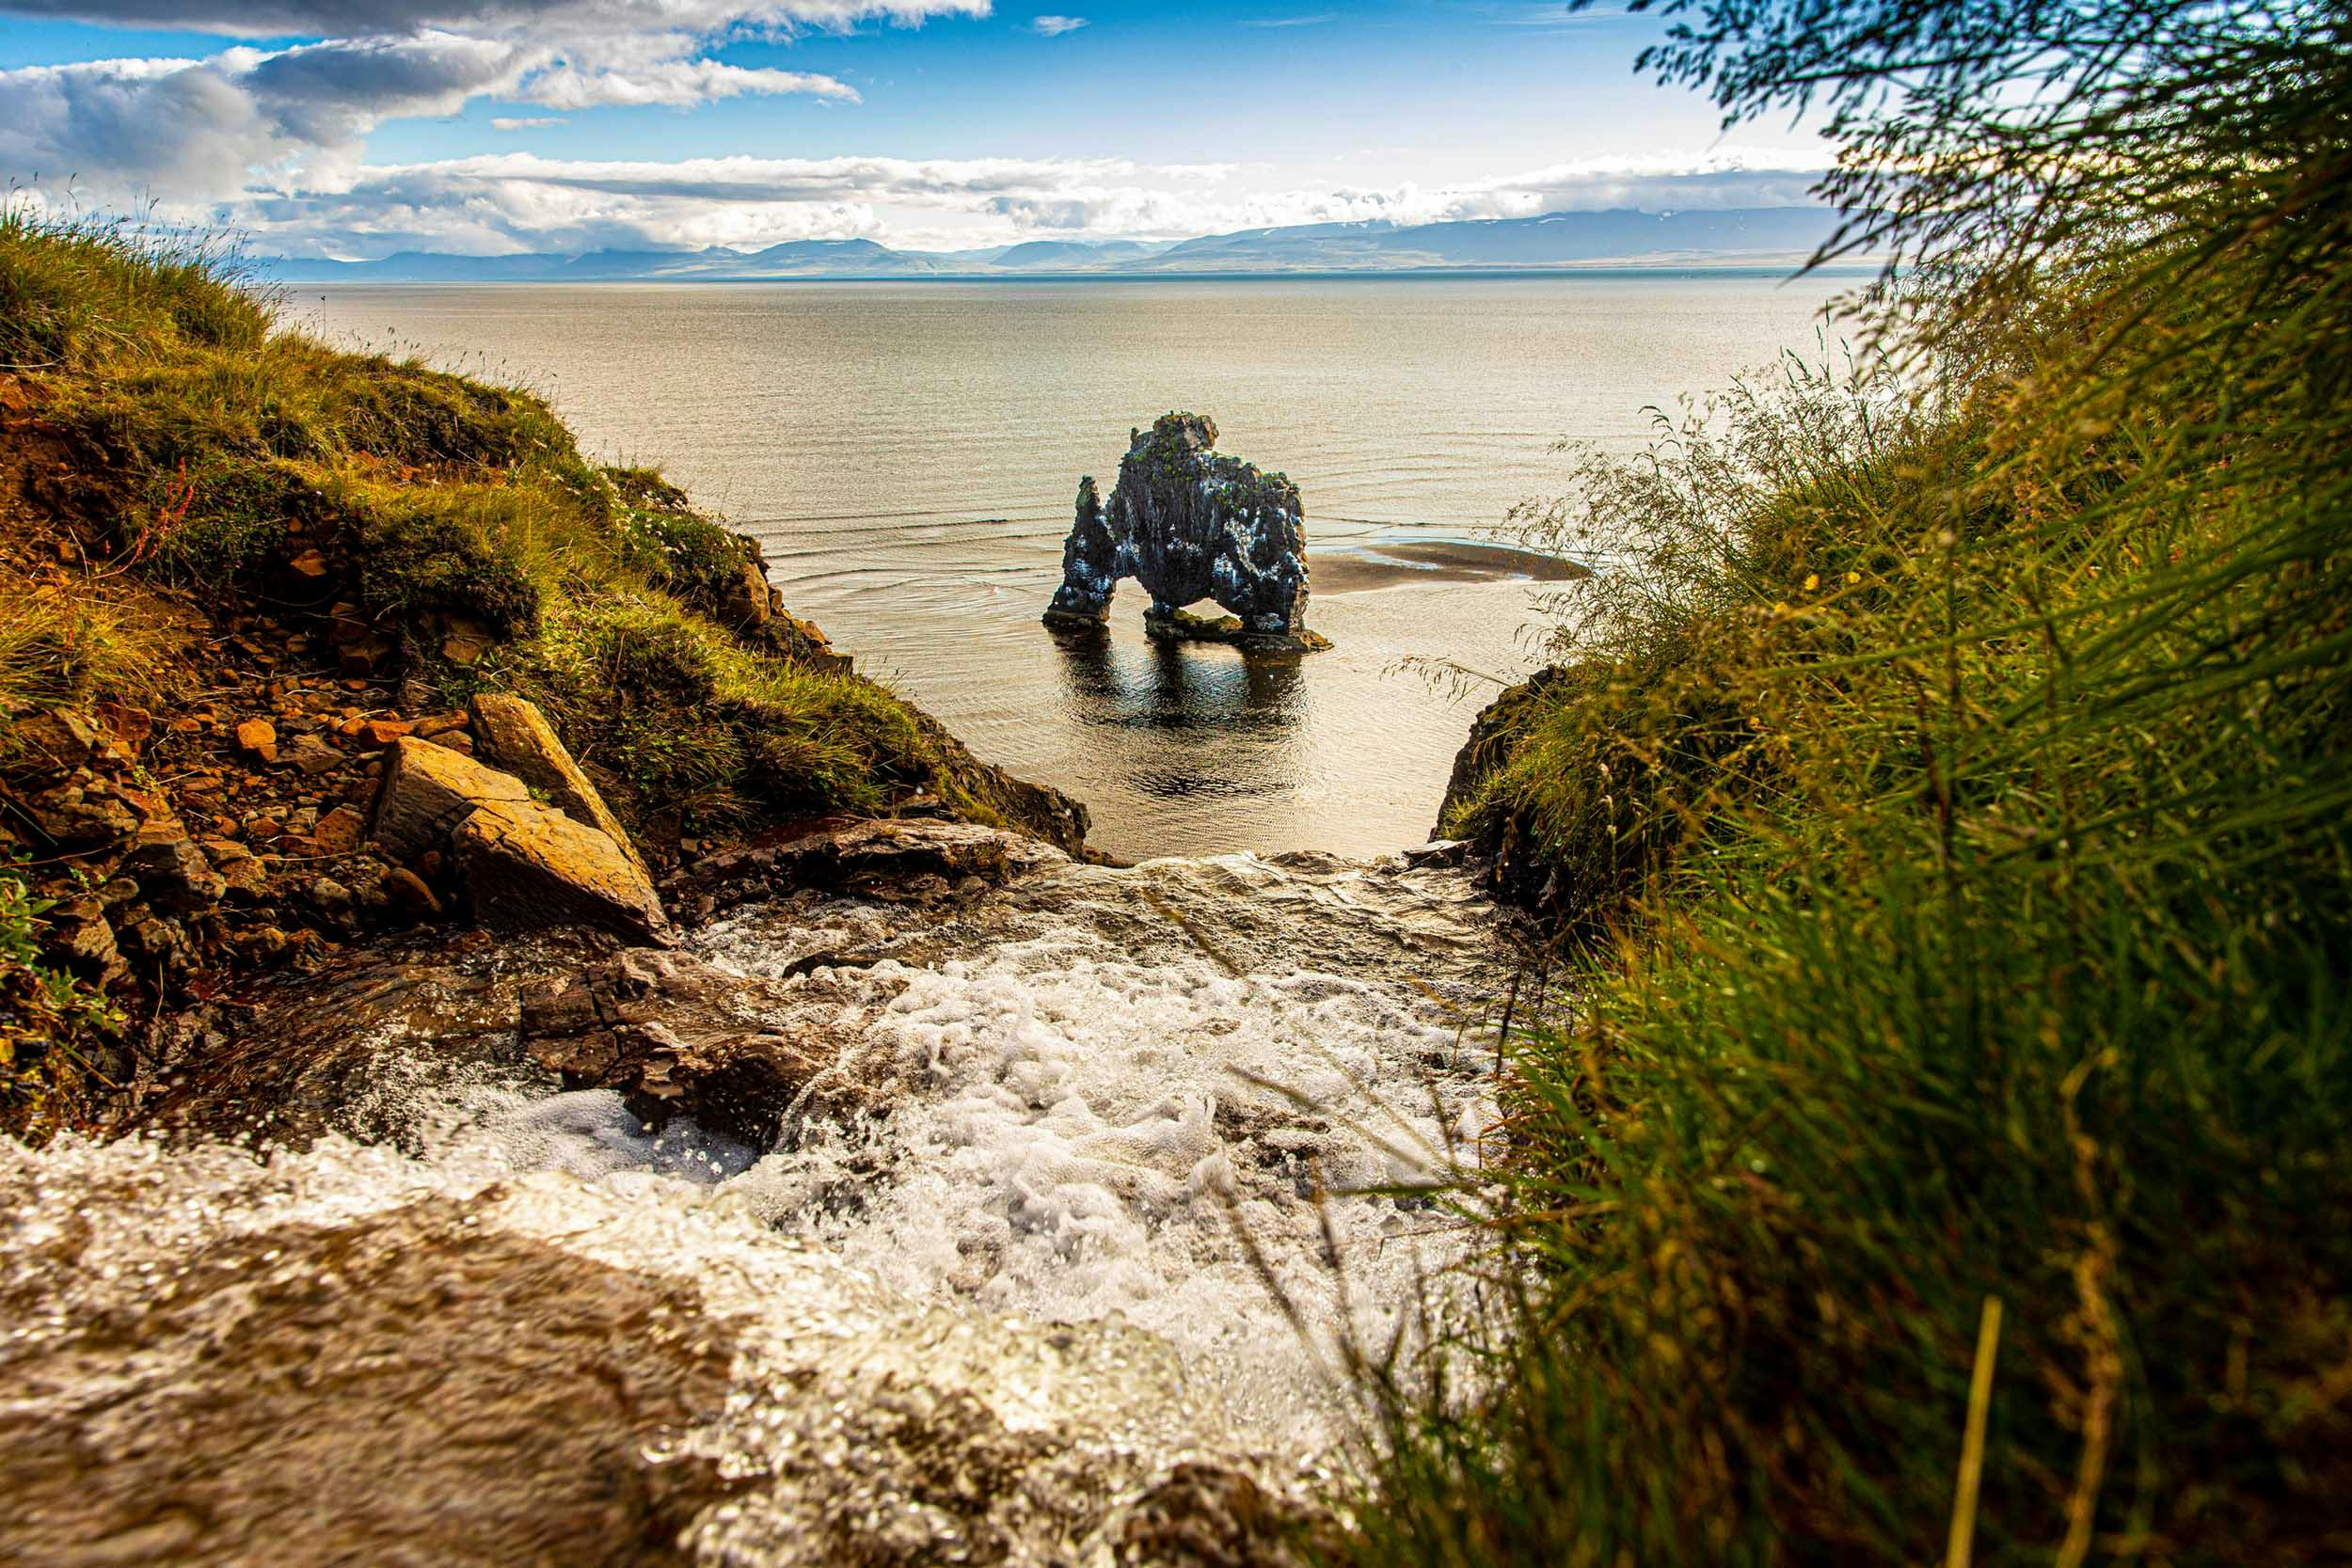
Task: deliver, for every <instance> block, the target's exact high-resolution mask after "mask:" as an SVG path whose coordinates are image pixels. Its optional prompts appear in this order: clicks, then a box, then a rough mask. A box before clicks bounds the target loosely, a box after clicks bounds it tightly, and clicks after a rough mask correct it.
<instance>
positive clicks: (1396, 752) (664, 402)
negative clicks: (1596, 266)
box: [292, 274, 1842, 856]
mask: <svg viewBox="0 0 2352 1568" xmlns="http://www.w3.org/2000/svg"><path fill="white" fill-rule="evenodd" d="M1841 286H1842V285H1840V284H1838V283H1836V282H1831V281H1823V280H1820V279H1815V280H1810V281H1806V282H1802V283H1788V282H1785V281H1783V280H1781V279H1778V278H1776V277H1757V276H1723V275H1716V276H1705V275H1694V276H1669V275H1660V274H1649V275H1625V276H1586V277H1566V278H1541V279H1460V280H1455V279H1352V280H1291V281H1226V282H1155V283H1039V284H998V283H992V284H971V285H963V284H921V283H913V284H894V283H870V284H816V283H803V284H787V285H642V286H641V285H594V286H573V287H552V286H545V285H516V286H465V287H441V286H414V287H402V288H382V287H378V288H348V289H344V288H336V289H326V290H322V289H319V288H316V287H312V288H310V289H306V290H304V291H302V292H301V293H299V294H297V295H296V297H295V298H294V301H293V302H292V303H293V306H294V311H295V314H296V315H297V317H299V318H303V319H307V320H308V321H310V323H311V325H313V326H314V327H315V329H317V330H319V331H321V332H324V333H326V335H328V336H330V337H332V338H334V339H336V340H337V341H345V342H349V341H365V342H368V343H371V344H373V345H376V346H379V347H390V348H405V349H409V350H413V351H415V352H419V353H421V354H424V355H426V356H429V357H431V358H432V359H434V360H436V361H437V362H439V363H442V364H445V365H449V366H452V367H454V368H460V369H467V370H475V371H486V372H490V373H494V374H499V375H504V376H512V377H519V378H521V379H522V380H524V381H526V382H528V383H529V384H531V385H532V386H535V387H537V388H540V389H542V390H543V391H545V392H546V393H547V394H548V395H549V396H550V397H552V398H553V400H554V402H555V404H556V405H557V407H558V408H559V409H561V410H562V412H563V413H564V415H565V416H566V417H568V418H569V419H570V420H572V421H573V423H574V425H575V427H576V428H577V429H578V430H579V431H580V434H581V436H583V438H584V439H585V440H586V441H587V443H588V444H589V446H590V447H591V449H592V450H594V451H597V452H600V453H602V454H604V455H606V456H608V457H612V458H616V459H626V460H628V461H631V462H642V463H652V464H658V465H660V466H661V467H665V468H666V469H668V470H669V472H670V473H671V474H672V476H673V477H675V478H676V479H678V480H680V481H682V482H683V483H686V484H687V485H688V486H689V487H690V488H691V490H692V492H693V493H694V495H695V497H696V498H697V499H699V500H700V501H702V502H704V503H706V504H707V505H709V506H713V507H716V508H718V509H720V510H722V511H723V512H724V513H725V514H726V515H728V516H729V517H730V518H731V519H732V520H733V521H734V522H735V523H736V524H737V526H739V527H741V528H744V529H746V530H748V531H752V532H754V533H756V534H757V535H759V537H760V538H761V539H762V540H764V541H765V542H766V544H767V546H768V551H769V559H770V562H771V568H772V571H773V575H774V577H775V579H776V581H777V583H778V585H779V586H780V587H782V588H783V590H784V592H785V595H786V599H787V602H788V603H789V604H790V606H791V608H792V610H793V611H794V612H795V613H796V614H801V615H805V616H810V617H813V618H814V619H815V620H817V621H818V623H819V624H820V625H822V626H824V627H825V629H826V631H827V632H828V633H829V634H830V635H831V636H832V638H833V641H834V644H835V645H836V646H837V647H840V648H841V649H843V650H844V651H846V652H850V653H852V654H854V655H855V656H857V657H858V659H859V662H860V665H861V667H862V668H863V669H865V670H866V671H867V672H868V673H874V674H878V675H882V676H884V677H886V678H888V679H890V680H892V681H893V682H894V683H895V684H896V685H898V687H899V688H900V689H902V690H904V691H905V692H906V693H907V694H908V695H910V696H912V697H913V698H914V699H915V700H916V701H917V702H919V703H920V704H922V705H924V706H925V707H927V708H929V709H930V711H931V712H932V713H934V714H936V715H937V716H938V717H939V718H940V719H941V720H942V721H945V722H946V724H947V726H948V727H949V728H950V729H952V730H953V731H955V733H956V734H958V735H959V736H962V737H963V738H964V739H965V740H966V741H968V742H969V743H970V744H971V745H972V746H973V747H974V749H975V750H977V752H979V753H980V754H981V755H982V756H984V757H987V758H989V759H990V760H992V761H995V762H1000V763H1003V764H1005V765H1006V766H1008V767H1009V768H1013V769H1014V770H1015V771H1016V772H1019V773H1022V774H1025V775H1026V776H1028V777H1032V778H1036V779H1040V780H1042V781H1044V782H1047V783H1050V784H1057V785H1059V786H1060V787H1062V788H1063V789H1066V790H1068V791H1070V792H1071V793H1072V794H1073V795H1075V796H1077V797H1078V798H1079V799H1080V800H1085V801H1086V802H1087V803H1088V805H1089V807H1090V808H1091V809H1092V811H1093V813H1094V821H1095V837H1096V841H1097V842H1098V843H1099V844H1100V845H1101V846H1102V847H1104V848H1106V849H1109V850H1111V851H1113V852H1115V853H1120V854H1124V855H1129V856H1142V855H1148V854H1174V853H1204V852H1214V851H1219V850H1227V849H1242V848H1250V849H1259V850H1279V849H1287V848H1318V849H1327V850H1332V851H1335V852H1340V853H1348V854H1375V853H1379V852H1382V851H1385V850H1389V849H1393V848H1397V847H1403V846H1406V845H1409V844H1416V843H1419V842H1421V840H1422V839H1423V838H1425V837H1426V836H1428V832H1429V829H1430V827H1431V825H1432V819H1433V817H1434V816H1435V815H1436V811H1437V806H1438V798H1439V796H1440V795H1441V794H1442V793H1443V791H1444V785H1445V778H1446V774H1447V771H1448V769H1449V768H1450V767H1451V765H1452V761H1453V757H1454V751H1455V750H1456V749H1457V748H1458V747H1459V746H1460V745H1461V742H1462V739H1463V736H1464V735H1465V733H1466V731H1467V729H1468V727H1469V722H1470V715H1471V713H1472V712H1473V711H1474V709H1475V705H1477V704H1478V703H1480V702H1483V701H1484V700H1485V697H1486V695H1488V694H1490V693H1491V690H1492V688H1491V687H1482V686H1481V685H1480V684H1479V683H1477V682H1474V681H1473V682H1472V683H1471V684H1470V686H1469V687H1468V688H1467V689H1452V690H1448V689H1437V688H1433V687H1432V686H1431V685H1430V684H1429V683H1428V682H1427V681H1426V680H1425V679H1424V678H1422V676H1420V675H1417V674H1415V673H1408V672H1407V671H1406V670H1404V669H1401V668H1400V665H1401V664H1402V663H1403V662H1404V661H1406V660H1410V659H1416V658H1422V659H1447V660H1452V661H1454V662H1456V663H1458V664H1461V665H1464V666H1467V667H1469V668H1470V669H1471V670H1474V671H1477V672H1480V673H1484V674H1486V675H1489V676H1493V677H1495V678H1498V679H1502V678H1509V677H1514V676H1517V675H1518V674H1520V673H1524V671H1525V670H1526V669H1527V667H1528V665H1529V662H1530V656H1529V643H1528V640H1527V637H1526V628H1527V626H1528V625H1529V623H1530V620H1531V603H1530V600H1531V592H1530V585H1529V584H1528V583H1527V582H1525V581H1524V580H1519V581H1514V580H1509V579H1507V578H1502V579H1497V578H1495V577H1493V576H1486V578H1484V579H1483V580H1460V575H1459V574H1458V573H1448V572H1440V571H1436V570H1430V569H1426V568H1421V569H1416V568H1415V567H1412V566H1409V565H1406V564H1403V563H1402V562H1397V561H1395V560H1393V559H1391V558H1384V557H1383V556H1382V555H1381V553H1380V549H1379V546H1381V545H1383V544H1384V543H1388V544H1393V543H1395V542H1399V541H1449V540H1474V539H1478V538H1481V537H1483V536H1485V534H1486V531H1488V530H1490V529H1492V528H1493V527H1494V526H1495V525H1497V524H1498V523H1500V522H1501V521H1502V519H1503V517H1504V516H1505V515H1506V514H1507V513H1508V512H1509V510H1510V509H1511V507H1512V506H1513V505H1514V503H1516V502H1518V501H1519V500H1521V499H1526V498H1529V497H1542V496H1550V495H1554V494H1556V493H1558V491H1559V490H1560V488H1561V487H1562V485H1563V483H1564V482H1565V471H1566V466H1567V465H1566V462H1565V459H1563V458H1562V457H1560V456H1558V455H1556V454H1554V453H1553V452H1552V451H1551V449H1552V447H1553V445H1554V444H1555V443H1556V442H1557V441H1559V440H1561V439H1562V438H1564V437H1565V438H1573V439H1577V440H1583V441H1591V442H1596V443H1597V444H1599V445H1602V446H1604V447H1613V448H1617V449H1630V448H1632V447H1634V446H1636V445H1637V444H1638V443H1639V442H1640V441H1641V440H1642V439H1643V437H1644V436H1645V434H1646V433H1647V432H1648V430H1649V428H1650V416H1649V414H1648V413H1646V412H1645V409H1646V408H1648V407H1649V406H1651V405H1659V404H1672V402H1673V401H1674V400H1675V399H1676V398H1677V397H1678V396H1681V395H1683V394H1685V393H1690V392H1697V391H1704V390H1707V389H1708V388H1720V387H1722V386H1724V384H1726V383H1727V382H1728V381H1729V380H1730V378H1731V377H1732V376H1733V375H1734V374H1735V373H1737V372H1740V371H1741V370H1743V369H1745V368H1748V367H1752V366H1755V365H1757V364H1760V363H1763V362H1765V361H1769V360H1771V359H1772V357H1773V356H1775V355H1777V354H1778V353H1780V352H1781V351H1783V350H1785V349H1791V348H1794V349H1799V350H1810V349H1813V348H1814V347H1815V346H1816V344H1817V342H1818V341H1819V335H1820V330H1821V329H1820V323H1819V320H1818V312H1819V310H1820V307H1821V305H1822V304H1823V302H1824V301H1825V300H1826V299H1828V298H1829V297H1830V296H1831V294H1832V293H1835V292H1836V289H1837V288H1839V287H1841ZM1171 408H1190V409H1198V410H1200V411H1203V412H1206V413H1208V414H1209V415H1211V416H1212V417H1213V418H1214V419H1215V420H1216V422H1217V425H1218V428H1219V431H1220V432H1221V435H1222V440H1221V442H1220V446H1221V449H1222V450H1224V451H1230V452H1232V453H1234V454H1236V455H1238V456H1242V457H1246V458H1248V459H1249V460H1251V461H1253V462H1256V463H1258V464H1259V465H1261V466H1262V467H1268V468H1274V469H1279V470H1281V471H1283V472H1286V473H1288V474H1289V475H1290V476H1291V478H1292V479H1294V480H1295V481H1296V482H1297V483H1298V485H1299V487H1300V489H1301V491H1302V492H1303V494H1304V496H1305V499H1306V506H1307V524H1308V536H1309V539H1310V542H1311V543H1310V552H1309V553H1310V561H1311V564H1316V586H1315V588H1314V600H1313V606H1312V612H1311V621H1312V623H1313V625H1314V626H1316V627H1317V628H1318V629H1320V630H1321V631H1323V632H1324V633H1325V634H1326V635H1327V636H1328V637H1330V638H1331V639H1332V640H1333V641H1334V642H1336V643H1337V644H1338V646H1337V648H1336V650H1335V651H1333V652H1330V653H1327V654H1321V655H1318V656H1315V657H1311V658H1309V659H1306V660H1304V661H1302V662H1299V663H1297V664H1295V665H1288V666H1283V665H1259V666H1248V665H1245V664H1244V662H1243V660H1242V659H1241V658H1240V657H1239V656H1237V655H1236V654H1234V653H1232V651H1231V650H1227V649H1222V648H1186V649H1184V650H1181V651H1174V652H1168V651H1163V650H1160V649H1157V648H1155V647H1153V646H1152V645H1151V644H1149V643H1148V642H1147V641H1145V640H1144V638H1143V636H1142V634H1141V630H1140V626H1139V625H1138V621H1139V618H1140V616H1141V614H1142V596H1141V594H1140V593H1139V592H1138V591H1137V590H1136V588H1135V587H1134V585H1133V584H1129V585H1128V586H1127V587H1126V589H1125V590H1124V591H1123V592H1122V594H1121V595H1120V601H1119V603H1118V604H1117V606H1116V607H1115V608H1114V623H1113V631H1112V635H1111V636H1110V638H1109V639H1108V640H1107V641H1104V642H1101V643H1097V644H1086V643H1080V644H1076V645H1073V644H1070V643H1067V642H1063V641H1057V640H1056V639H1055V638H1053V637H1051V636H1049V635H1048V634H1047V633H1046V632H1045V631H1044V630H1043V628H1041V626H1039V625H1038V614H1039V611H1040V610H1042V609H1043V608H1044V605H1045V603H1046V601H1047V599H1048V598H1050V597H1051V596H1052V594H1053V590H1054V587H1055V584H1056V583H1057V580H1058V577H1059V571H1060V559H1061V541H1062V537H1063V534H1064V533H1065V532H1066V531H1068V529H1069V526H1070V517H1071V505H1072V498H1073V496H1074V494H1075V492H1076V490H1077V484H1078V479H1079V476H1080V475H1082V474H1089V473H1090V474H1093V475H1095V476H1096V477H1097V478H1098V479H1099V480H1100V481H1101V482H1102V483H1103V485H1104V490H1105V492H1106V493H1107V491H1108V489H1109V486H1110V482H1111V480H1112V478H1113V477H1114V476H1115V474H1116V471H1117V468H1118V463H1119V457H1120V453H1121V452H1122V451H1124V450H1125V448H1126V444H1127V436H1128V432H1129V430H1130V429H1131V428H1132V427H1133V426H1135V425H1137V424H1142V423H1148V422H1149V421H1150V420H1152V418H1153V417H1154V416H1156V415H1158V414H1160V413H1163V412H1166V411H1167V410H1168V409H1171ZM1327 585H1328V586H1327Z"/></svg>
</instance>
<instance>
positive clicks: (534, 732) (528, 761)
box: [471, 691, 645, 871]
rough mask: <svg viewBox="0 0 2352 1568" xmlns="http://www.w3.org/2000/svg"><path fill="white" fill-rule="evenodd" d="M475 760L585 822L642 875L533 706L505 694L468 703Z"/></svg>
mask: <svg viewBox="0 0 2352 1568" xmlns="http://www.w3.org/2000/svg"><path fill="white" fill-rule="evenodd" d="M471 716H472V720H473V743H474V756H475V757H476V758H477V759H478V760H480V761H482V762H485V763H487V764H488V765H489V766H490V767H492V768H501V769H503V770H504V771H506V772H509V773H512V774H514V775H515V776H516V778H518V779H520V780H522V782H523V783H525V784H529V785H530V786H531V787H532V788H533V789H535V790H538V791H539V792H540V793H542V794H544V795H545V796H546V797H547V798H548V800H549V801H551V802H552V803H553V804H554V805H555V807H556V809H558V810H559V811H561V812H563V814H564V816H568V817H570V818H571V819H572V820H573V821H575V822H584V823H586V824H587V825H588V826H589V827H591V828H594V829H596V831H597V832H601V833H603V834H605V835H606V836H607V837H608V838H610V839H612V842H613V843H615V844H617V845H619V846H620V847H621V851H622V853H624V854H626V855H627V856H628V858H629V860H630V862H631V863H634V864H635V865H636V866H637V868H638V869H639V870H640V871H643V870H644V869H645V863H644V859H643V858H642V857H641V856H639V854H638V853H637V849H636V847H635V846H634V845H632V844H630V843H629V839H628V830H627V829H625V828H623V827H622V826H621V822H620V818H618V817H616V816H613V815H612V809H611V808H610V807H608V806H606V804H605V803H604V797H603V796H601V795H599V794H597V793H596V785H595V784H591V783H590V782H589V780H588V775H587V774H585V773H583V772H581V771H580V765H579V764H578V763H576V762H574V761H573V760H572V754H571V752H567V751H565V750H564V742H563V740H562V739H561V738H560V737H559V736H557V735H556V733H555V727H554V726H553V725H551V724H549V723H548V721H547V716H546V715H545V714H543V713H541V712H540V711H539V710H538V708H537V707H535V706H533V705H532V704H530V703H527V702H525V701H523V700H522V699H521V698H520V697H510V696H508V695H506V694H505V693H504V692H499V691H481V692H476V693H475V694H474V699H473V703H472V705H471Z"/></svg>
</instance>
